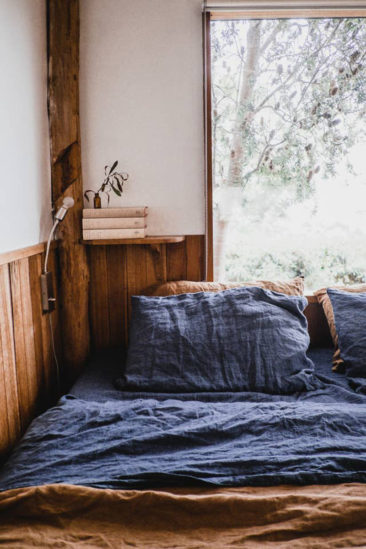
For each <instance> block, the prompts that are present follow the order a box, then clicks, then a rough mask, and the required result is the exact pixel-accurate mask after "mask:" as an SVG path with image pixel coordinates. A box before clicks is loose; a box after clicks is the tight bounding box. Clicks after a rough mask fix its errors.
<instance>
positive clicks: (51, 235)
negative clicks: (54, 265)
mask: <svg viewBox="0 0 366 549" xmlns="http://www.w3.org/2000/svg"><path fill="white" fill-rule="evenodd" d="M59 222H60V221H59V220H58V219H56V221H55V222H54V224H53V227H52V229H51V232H50V235H49V237H48V240H47V248H46V257H45V260H44V267H43V273H44V274H46V272H47V264H48V256H49V253H50V246H51V240H52V237H53V234H54V232H55V230H56V227H57V225H58V224H59Z"/></svg>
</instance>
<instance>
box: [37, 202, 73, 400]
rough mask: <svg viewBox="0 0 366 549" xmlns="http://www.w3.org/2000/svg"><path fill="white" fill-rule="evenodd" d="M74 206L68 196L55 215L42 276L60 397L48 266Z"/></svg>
mask: <svg viewBox="0 0 366 549" xmlns="http://www.w3.org/2000/svg"><path fill="white" fill-rule="evenodd" d="M73 205H74V199H73V198H72V197H71V196H66V197H65V198H64V199H63V202H62V205H61V207H60V208H59V209H58V210H57V212H56V214H55V218H54V223H53V226H52V229H51V231H50V234H49V236H48V240H47V247H46V255H45V261H44V266H43V271H42V275H41V286H42V307H43V312H46V313H48V321H49V325H50V336H51V348H52V353H53V357H54V360H55V367H56V383H57V393H58V395H60V391H61V383H60V364H59V361H58V358H57V353H56V346H55V337H54V332H53V324H52V317H51V314H52V310H53V309H54V302H55V297H54V294H53V291H52V290H51V292H50V290H49V285H48V283H49V284H50V286H51V288H52V273H51V272H48V270H47V265H48V256H49V253H50V247H51V241H52V238H53V236H54V234H55V231H56V228H57V226H58V225H59V223H61V222H62V221H63V219H64V218H65V216H66V214H67V212H68V210H69V209H70V208H72V207H73ZM52 302H53V303H52ZM51 304H52V305H53V306H52V307H51Z"/></svg>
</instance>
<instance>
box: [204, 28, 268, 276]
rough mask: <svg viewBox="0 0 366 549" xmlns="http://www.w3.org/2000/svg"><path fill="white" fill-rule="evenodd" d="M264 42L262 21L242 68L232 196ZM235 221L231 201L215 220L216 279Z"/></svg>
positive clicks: (252, 33) (229, 179) (238, 177)
mask: <svg viewBox="0 0 366 549" xmlns="http://www.w3.org/2000/svg"><path fill="white" fill-rule="evenodd" d="M260 40H261V22H260V21H253V22H252V23H251V26H250V28H249V30H248V35H247V43H246V51H247V54H246V61H245V63H244V64H243V65H242V73H241V78H240V89H239V101H238V107H237V112H236V119H235V123H234V127H233V137H232V144H231V149H230V162H229V168H228V177H227V181H226V183H225V187H227V188H228V193H227V194H228V196H229V197H230V194H231V193H230V188H238V187H239V188H242V184H243V181H242V174H243V163H244V157H245V152H246V151H244V149H243V145H242V135H243V132H245V131H246V130H247V128H248V125H249V123H250V121H251V112H248V111H246V112H245V110H244V109H245V107H246V106H247V105H248V103H249V101H250V99H251V98H252V97H253V90H254V85H255V80H256V69H257V63H258V59H259V54H260ZM230 218H231V208H230V206H229V204H228V202H227V203H226V204H225V207H224V208H222V207H220V203H219V207H218V213H217V216H216V220H215V230H214V234H215V235H216V236H215V279H216V280H221V279H222V278H223V277H224V272H225V266H224V258H225V246H226V239H227V233H228V228H229V224H230Z"/></svg>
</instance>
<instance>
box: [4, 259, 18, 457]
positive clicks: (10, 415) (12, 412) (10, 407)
mask: <svg viewBox="0 0 366 549" xmlns="http://www.w3.org/2000/svg"><path fill="white" fill-rule="evenodd" d="M0 311H1V315H0V343H1V345H0V416H1V420H0V456H1V455H4V454H5V453H6V452H7V451H8V449H9V448H10V447H11V446H12V445H13V444H14V442H15V441H16V440H17V438H18V436H19V434H20V412H19V400H18V387H17V377H16V363H15V345H14V330H13V318H12V317H13V313H12V305H11V287H10V275H9V266H8V265H2V266H1V267H0Z"/></svg>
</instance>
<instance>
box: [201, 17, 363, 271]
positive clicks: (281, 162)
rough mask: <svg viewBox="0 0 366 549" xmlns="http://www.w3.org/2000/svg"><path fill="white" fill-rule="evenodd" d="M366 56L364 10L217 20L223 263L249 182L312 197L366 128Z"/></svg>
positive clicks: (215, 97)
mask: <svg viewBox="0 0 366 549" xmlns="http://www.w3.org/2000/svg"><path fill="white" fill-rule="evenodd" d="M365 56H366V24H365V22H364V20H363V19H362V18H348V19H277V20H269V19H268V20H246V21H241V20H239V21H217V22H214V23H213V24H212V72H213V87H212V104H213V142H214V150H213V160H214V174H215V177H214V189H215V190H216V191H219V192H214V196H219V199H218V200H217V202H216V205H215V207H216V212H215V220H216V221H215V223H216V226H215V231H216V243H217V247H216V267H218V266H220V265H221V266H222V250H223V248H222V246H223V242H224V240H225V233H226V231H227V226H228V221H229V219H230V216H231V206H230V205H231V204H233V203H234V202H235V201H237V200H244V201H245V189H246V188H247V186H248V185H255V184H258V183H259V182H260V184H261V185H269V186H271V187H276V186H278V187H281V188H283V186H287V187H288V188H289V189H290V190H291V192H292V193H293V194H294V196H296V197H297V199H301V197H307V196H308V195H309V193H311V192H312V190H313V188H314V184H315V181H316V180H319V179H321V178H329V177H331V176H332V175H334V174H335V170H336V166H337V163H338V162H340V161H341V159H342V158H344V157H345V155H346V154H347V152H348V151H349V150H350V149H351V148H352V147H353V145H354V144H355V143H356V142H357V140H358V139H360V138H361V137H364V136H365V130H366V127H365V119H366V102H365V100H366V62H365V61H366V59H365ZM348 169H349V170H352V165H350V164H349V165H348Z"/></svg>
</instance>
